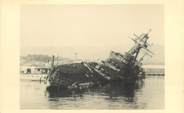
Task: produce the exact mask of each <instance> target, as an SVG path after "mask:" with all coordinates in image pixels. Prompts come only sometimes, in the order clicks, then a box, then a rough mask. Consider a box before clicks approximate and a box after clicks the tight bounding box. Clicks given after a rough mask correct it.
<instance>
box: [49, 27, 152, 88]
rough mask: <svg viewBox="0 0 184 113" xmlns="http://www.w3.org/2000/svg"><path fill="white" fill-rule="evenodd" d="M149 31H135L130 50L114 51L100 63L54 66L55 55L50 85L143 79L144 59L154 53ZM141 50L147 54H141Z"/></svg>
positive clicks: (84, 85)
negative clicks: (122, 52)
mask: <svg viewBox="0 0 184 113" xmlns="http://www.w3.org/2000/svg"><path fill="white" fill-rule="evenodd" d="M149 32H150V30H149ZM149 32H148V33H142V34H141V35H140V36H137V35H136V34H134V36H135V38H132V40H133V41H134V43H135V45H134V46H133V47H132V48H131V49H130V50H129V51H128V52H125V54H121V53H118V52H114V51H111V53H110V56H109V58H107V59H106V60H104V61H101V62H100V63H97V62H81V63H72V64H63V65H58V66H54V65H53V64H54V56H53V59H52V68H51V71H50V73H49V75H48V81H49V84H50V87H59V88H64V89H87V88H92V87H95V86H102V85H105V84H107V83H111V82H124V83H127V82H128V83H135V82H136V81H137V80H141V79H144V77H145V72H144V70H143V68H142V67H141V66H142V61H143V58H144V57H145V55H149V56H151V55H152V52H151V51H150V50H149V49H148V47H149V46H150V44H148V42H147V41H148V39H149V36H148V34H149ZM142 50H143V51H144V55H142V56H140V52H141V51H142ZM138 56H139V58H138Z"/></svg>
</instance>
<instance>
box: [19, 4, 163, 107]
mask: <svg viewBox="0 0 184 113" xmlns="http://www.w3.org/2000/svg"><path fill="white" fill-rule="evenodd" d="M163 17H164V13H163V5H159V4H152V5H151V4H150V5H148V4H126V5H125V4H112V5H95V4H91V5H90V4H88V5H86V4H84V5H71V4H66V5H22V6H21V12H20V19H21V20H20V24H21V25H20V34H21V42H20V50H21V55H20V108H21V109H60V110H65V109H69V110H80V109H97V110H98V109H107V110H109V109H115V110H116V109H121V110H124V109H164V76H165V73H164V72H165V71H164V70H165V68H164V67H165V66H164V64H165V63H164V19H163Z"/></svg>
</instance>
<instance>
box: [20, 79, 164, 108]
mask: <svg viewBox="0 0 184 113" xmlns="http://www.w3.org/2000/svg"><path fill="white" fill-rule="evenodd" d="M20 84H21V91H20V104H21V109H61V110H62V109H72V110H73V109H163V108H164V77H163V76H147V77H146V79H145V80H144V81H143V82H141V83H138V85H136V86H133V87H132V86H127V87H124V88H122V87H121V86H120V85H119V86H116V87H114V86H113V87H112V86H109V85H107V87H105V88H104V87H103V88H101V89H95V90H88V91H84V92H78V93H72V94H68V93H66V92H62V91H61V94H56V93H54V92H48V91H46V87H47V86H46V85H45V84H44V83H40V82H36V81H21V83H20Z"/></svg>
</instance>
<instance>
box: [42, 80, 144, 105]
mask: <svg viewBox="0 0 184 113" xmlns="http://www.w3.org/2000/svg"><path fill="white" fill-rule="evenodd" d="M143 86H144V81H143V80H138V81H135V82H132V83H129V82H125V81H121V82H120V81H118V82H117V81H116V82H111V83H108V84H106V85H104V86H100V87H93V88H90V89H83V90H79V89H75V90H68V89H64V88H59V87H51V86H49V87H47V88H46V93H47V94H46V95H47V96H48V97H49V98H50V99H49V100H50V101H57V100H53V99H55V98H57V97H60V98H65V97H83V95H85V94H93V93H95V94H98V95H102V96H106V100H111V101H113V100H118V99H119V97H124V100H125V101H126V102H134V101H135V99H136V98H135V92H137V91H138V90H139V89H141V88H142V87H143Z"/></svg>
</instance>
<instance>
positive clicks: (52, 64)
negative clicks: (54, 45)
mask: <svg viewBox="0 0 184 113" xmlns="http://www.w3.org/2000/svg"><path fill="white" fill-rule="evenodd" d="M54 58H55V57H54V55H53V56H52V62H51V68H53V67H54Z"/></svg>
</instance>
